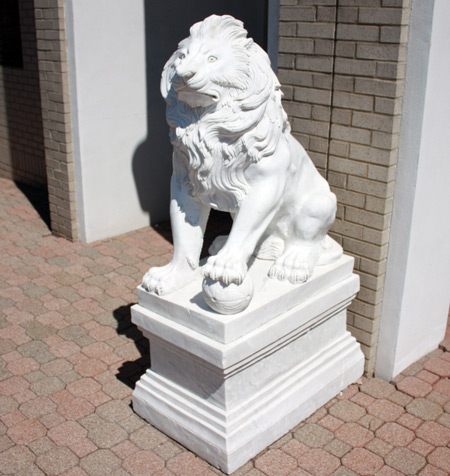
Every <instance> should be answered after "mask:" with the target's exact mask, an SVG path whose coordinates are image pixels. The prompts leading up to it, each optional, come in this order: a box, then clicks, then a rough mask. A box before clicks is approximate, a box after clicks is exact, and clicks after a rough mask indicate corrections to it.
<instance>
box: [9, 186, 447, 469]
mask: <svg viewBox="0 0 450 476" xmlns="http://www.w3.org/2000/svg"><path fill="white" fill-rule="evenodd" d="M24 192H25V193H26V195H25V194H24ZM27 196H28V197H29V198H30V200H31V201H32V202H33V203H34V204H35V205H36V204H37V205H38V206H36V208H35V207H33V206H32V205H31V203H30V201H29V200H28V199H27ZM40 205H42V203H41V202H40V201H39V200H38V199H36V196H35V195H33V194H32V193H30V191H29V190H27V189H24V188H22V190H19V188H17V186H16V185H14V184H13V183H12V182H10V181H7V180H2V179H0V474H2V475H14V476H21V475H23V476H34V475H47V476H49V475H65V476H86V475H89V476H100V475H102V476H122V475H132V476H140V475H145V476H150V475H157V476H172V475H177V476H209V475H214V474H222V473H221V472H220V471H218V470H216V469H214V468H213V467H211V466H210V465H208V464H207V463H205V462H204V461H203V460H201V459H199V458H197V457H196V456H195V455H194V454H192V453H191V452H189V451H187V450H186V449H184V448H183V447H181V446H180V445H178V444H177V443H176V442H174V441H173V440H171V439H170V438H168V437H166V436H165V435H163V434H162V433H160V432H159V431H157V430H156V429H154V428H152V427H151V426H150V425H149V424H147V423H146V422H145V421H143V420H142V419H141V418H140V417H138V416H137V415H136V414H135V413H133V410H132V408H131V407H130V400H131V392H132V389H133V388H134V384H135V382H136V380H137V379H138V378H139V376H140V375H141V374H142V373H143V372H144V370H145V368H146V367H147V366H148V360H149V358H148V349H147V345H146V341H145V340H144V339H143V338H142V336H141V335H140V333H139V332H138V331H137V330H136V328H135V327H134V326H133V325H132V324H131V322H130V304H133V303H135V302H136V293H135V287H136V285H137V284H138V283H139V282H140V280H141V278H142V275H143V273H144V272H145V271H147V269H148V268H149V267H150V266H152V265H160V264H162V263H165V262H167V261H168V260H169V259H170V257H171V252H172V247H171V244H170V241H168V240H169V239H170V231H169V230H168V227H167V226H165V227H164V226H162V227H157V228H153V229H152V228H145V229H143V230H139V231H136V232H132V233H128V234H126V235H123V236H120V237H117V238H114V239H110V240H104V241H99V242H96V243H92V244H89V245H84V244H80V243H70V242H68V241H66V240H64V239H62V238H56V237H54V236H52V235H51V234H50V232H49V230H48V228H47V226H46V222H45V220H46V216H45V209H43V208H42V207H41V206H40ZM44 208H45V207H44ZM36 209H37V210H39V213H38V212H37V211H36ZM424 318H426V316H424ZM446 342H447V341H444V343H443V345H442V346H441V349H439V350H436V351H435V352H433V353H432V354H430V355H428V356H427V357H426V358H424V359H422V360H420V361H419V362H417V363H416V364H414V365H412V366H411V367H409V368H408V369H407V370H406V371H405V372H403V373H402V374H401V375H400V376H399V377H398V378H397V379H396V381H395V383H387V382H383V381H381V380H377V379H363V380H361V382H359V383H356V384H353V385H351V386H349V387H348V388H347V389H346V390H345V391H344V392H343V393H342V394H341V395H340V396H339V397H337V398H335V399H333V400H332V401H330V402H329V403H328V404H327V405H325V406H324V407H322V408H321V409H319V410H318V411H317V412H316V413H315V414H314V415H312V416H311V417H310V418H309V419H308V420H307V421H305V422H303V423H302V424H300V425H299V426H297V427H296V428H294V429H293V430H292V431H291V432H290V433H289V434H287V435H286V436H284V437H283V438H282V439H280V440H279V441H277V442H276V443H275V444H273V445H272V446H271V447H269V448H268V449H267V450H265V451H264V452H262V453H261V454H260V455H258V456H257V457H256V458H254V459H253V460H252V461H250V462H249V463H247V464H246V465H245V466H244V467H242V468H241V469H240V470H238V471H237V472H235V473H234V475H236V476H237V475H239V476H243V475H246V476H264V475H266V476H303V475H313V476H327V475H335V476H338V475H339V476H344V475H345V476H351V475H369V476H373V475H380V476H381V475H383V476H395V475H421V476H445V475H448V474H450V449H449V447H448V444H449V442H450V380H449V376H450V352H447V351H446V350H447V345H446ZM449 349H450V347H449Z"/></svg>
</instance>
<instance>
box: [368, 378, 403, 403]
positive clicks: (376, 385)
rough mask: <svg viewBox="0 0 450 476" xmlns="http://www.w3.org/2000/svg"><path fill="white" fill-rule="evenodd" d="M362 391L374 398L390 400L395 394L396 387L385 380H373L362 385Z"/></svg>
mask: <svg viewBox="0 0 450 476" xmlns="http://www.w3.org/2000/svg"><path fill="white" fill-rule="evenodd" d="M360 390H361V392H363V393H366V394H367V395H370V396H372V397H373V398H388V397H389V395H391V394H392V393H393V392H395V387H394V386H393V385H391V384H390V383H388V382H386V381H384V380H381V379H377V378H372V379H368V380H367V381H366V382H365V383H364V384H363V385H361V387H360Z"/></svg>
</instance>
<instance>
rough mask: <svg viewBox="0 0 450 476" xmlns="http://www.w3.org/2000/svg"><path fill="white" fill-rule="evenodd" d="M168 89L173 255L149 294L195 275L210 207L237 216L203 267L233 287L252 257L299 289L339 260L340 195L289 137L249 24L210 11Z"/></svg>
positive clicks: (172, 71) (274, 83)
mask: <svg viewBox="0 0 450 476" xmlns="http://www.w3.org/2000/svg"><path fill="white" fill-rule="evenodd" d="M161 91H162V94H163V96H164V98H165V100H166V102H167V121H168V123H169V126H170V138H171V142H172V144H173V148H174V151H173V175H172V181H171V205H170V217H171V223H172V232H173V240H174V255H173V259H172V261H171V262H170V263H169V264H167V265H166V266H163V267H155V268H151V269H150V270H149V271H148V272H147V274H146V275H145V276H144V279H143V287H144V288H145V289H147V290H148V291H152V292H156V293H157V294H160V295H162V294H167V293H170V292H172V291H175V290H176V289H179V288H181V287H183V286H184V285H186V284H187V283H188V282H190V281H191V280H192V279H193V277H194V275H195V273H196V269H197V268H198V266H199V256H200V251H201V248H202V244H203V234H204V231H205V227H206V222H207V219H208V214H209V211H210V209H211V208H215V209H218V210H221V211H227V212H230V213H231V215H232V217H233V225H232V228H231V232H230V234H229V236H227V237H223V238H222V239H220V240H216V243H215V246H214V245H213V248H215V249H216V254H215V255H213V256H211V257H210V258H209V259H208V261H207V263H206V265H205V266H204V267H203V270H202V271H203V275H204V276H205V277H207V278H211V279H213V280H215V281H218V280H220V281H222V282H223V283H224V284H226V285H227V284H230V283H236V284H240V283H241V282H242V281H243V279H244V278H245V276H246V274H247V266H248V261H249V259H250V257H251V256H252V254H254V255H255V256H257V257H258V258H262V259H272V260H274V263H273V265H272V266H271V268H270V271H269V276H270V277H272V278H276V279H279V280H288V281H290V282H291V283H294V284H295V283H301V282H304V281H306V280H307V279H308V278H309V277H310V276H311V273H312V271H313V269H314V266H315V265H316V264H325V263H328V262H331V261H332V260H334V259H337V258H338V257H339V256H340V255H341V254H342V248H340V246H339V245H338V244H337V243H336V242H335V241H333V240H332V239H331V238H329V237H328V236H327V232H328V230H329V228H330V226H331V225H332V223H333V221H334V218H335V213H336V197H335V195H334V194H333V193H332V192H331V191H330V188H329V186H328V183H327V182H326V180H325V179H323V178H322V176H321V175H320V174H319V173H318V171H317V170H316V168H315V167H314V165H313V163H312V161H311V159H310V158H309V157H308V155H307V153H306V152H305V150H304V149H303V147H302V146H301V145H300V144H299V143H298V142H297V141H296V140H295V139H294V138H293V137H292V135H291V133H290V126H289V123H288V120H287V116H286V113H285V111H284V110H283V107H282V105H281V96H282V93H281V90H280V84H279V82H278V80H277V77H276V76H275V74H274V73H273V71H272V69H271V67H270V61H269V58H268V56H267V54H266V53H265V52H264V51H263V49H262V48H260V47H259V46H258V45H257V44H256V43H254V42H253V40H252V39H250V38H247V31H246V30H245V29H244V28H243V24H242V22H240V21H238V20H236V19H234V18H233V17H231V16H216V15H212V16H210V17H208V18H206V19H205V20H204V21H202V22H199V23H196V24H195V25H193V26H192V27H191V29H190V36H189V37H188V38H186V39H185V40H183V41H181V43H180V44H179V45H178V49H177V50H176V51H175V53H174V54H173V55H172V56H171V57H170V59H169V61H168V62H167V63H166V65H165V67H164V71H163V73H162V81H161Z"/></svg>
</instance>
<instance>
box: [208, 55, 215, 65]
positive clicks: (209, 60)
mask: <svg viewBox="0 0 450 476" xmlns="http://www.w3.org/2000/svg"><path fill="white" fill-rule="evenodd" d="M214 61H217V58H216V57H215V56H210V57H209V58H208V63H214Z"/></svg>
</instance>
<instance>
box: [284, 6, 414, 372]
mask: <svg viewBox="0 0 450 476" xmlns="http://www.w3.org/2000/svg"><path fill="white" fill-rule="evenodd" d="M280 3H281V6H280V44H279V51H280V53H279V77H280V80H281V83H282V84H283V88H284V92H285V107H286V110H287V112H288V114H289V116H290V119H291V124H292V129H293V132H294V135H296V137H297V138H298V139H299V140H300V142H301V143H302V144H303V146H304V147H305V148H306V149H307V150H308V152H309V153H310V155H311V157H312V159H313V160H314V162H315V164H316V166H317V167H318V168H319V170H320V171H321V172H322V173H323V174H324V176H326V177H327V179H328V181H329V183H330V185H331V187H332V189H333V191H334V192H335V193H336V195H337V197H338V202H339V205H338V215H337V219H336V222H335V224H334V226H333V229H332V235H333V237H334V238H335V239H337V240H338V241H339V242H340V243H342V245H343V247H344V250H345V252H346V253H348V254H350V255H353V256H354V257H355V270H356V272H357V273H358V274H359V276H360V278H361V291H360V292H359V294H358V297H357V299H356V300H355V301H354V302H353V304H352V306H351V307H350V310H349V313H348V326H349V330H350V331H351V332H352V333H353V335H354V336H355V337H356V338H357V339H358V341H359V342H360V343H361V346H362V349H363V352H364V354H365V357H366V372H367V373H369V374H370V373H372V372H373V368H374V364H375V355H376V343H377V337H378V326H379V317H380V312H381V302H382V298H383V285H384V275H385V265H386V256H387V247H388V239H389V225H390V219H391V209H392V197H393V192H394V185H395V165H396V160H397V145H398V133H399V128H400V111H401V105H402V90H403V79H404V71H405V49H406V39H407V31H408V27H407V25H408V19H409V0H281V2H280Z"/></svg>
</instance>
